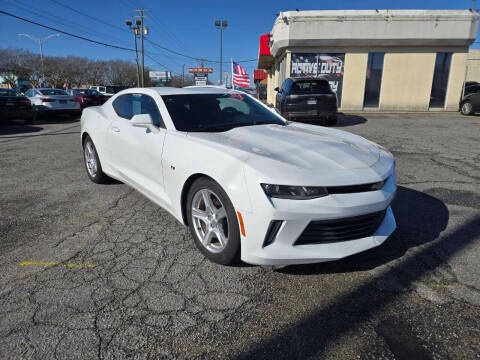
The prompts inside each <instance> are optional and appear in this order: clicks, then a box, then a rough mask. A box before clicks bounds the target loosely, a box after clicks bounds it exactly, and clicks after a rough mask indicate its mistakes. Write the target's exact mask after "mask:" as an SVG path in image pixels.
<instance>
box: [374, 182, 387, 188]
mask: <svg viewBox="0 0 480 360" xmlns="http://www.w3.org/2000/svg"><path fill="white" fill-rule="evenodd" d="M383 185H385V182H383V181H380V182H378V183H375V184H373V185H372V190H381V189H382V188H383Z"/></svg>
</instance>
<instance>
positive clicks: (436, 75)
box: [430, 53, 452, 108]
mask: <svg viewBox="0 0 480 360" xmlns="http://www.w3.org/2000/svg"><path fill="white" fill-rule="evenodd" d="M451 62H452V53H437V57H436V59H435V71H434V72H433V81H432V92H431V94H430V108H443V107H445V95H446V94H447V86H448V75H449V74H450V63H451Z"/></svg>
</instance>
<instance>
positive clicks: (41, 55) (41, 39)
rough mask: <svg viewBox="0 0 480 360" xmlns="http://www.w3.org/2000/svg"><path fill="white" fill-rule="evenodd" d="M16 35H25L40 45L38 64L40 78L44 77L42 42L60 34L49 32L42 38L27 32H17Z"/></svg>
mask: <svg viewBox="0 0 480 360" xmlns="http://www.w3.org/2000/svg"><path fill="white" fill-rule="evenodd" d="M17 35H18V36H25V37H27V38H29V39H30V40H33V41H35V42H37V43H38V45H39V46H40V65H41V67H42V78H45V66H44V64H43V43H44V42H45V41H47V40H48V39H50V38H52V37H55V36H60V34H51V35H48V36H46V37H44V38H36V37H34V36H31V35H28V34H17Z"/></svg>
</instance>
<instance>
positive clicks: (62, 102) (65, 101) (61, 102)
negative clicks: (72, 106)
mask: <svg viewBox="0 0 480 360" xmlns="http://www.w3.org/2000/svg"><path fill="white" fill-rule="evenodd" d="M59 103H60V104H66V103H67V100H60V101H59Z"/></svg>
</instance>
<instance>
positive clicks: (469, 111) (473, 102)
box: [459, 84, 480, 115]
mask: <svg viewBox="0 0 480 360" xmlns="http://www.w3.org/2000/svg"><path fill="white" fill-rule="evenodd" d="M459 110H460V112H461V113H462V114H463V115H473V114H474V113H476V112H480V84H471V85H469V86H465V93H464V95H463V98H462V99H461V100H460V104H459Z"/></svg>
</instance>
